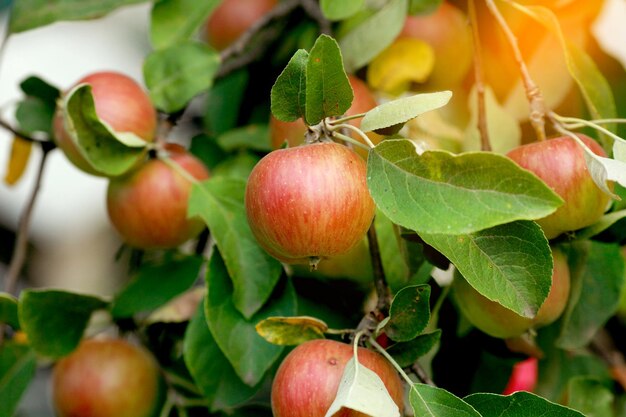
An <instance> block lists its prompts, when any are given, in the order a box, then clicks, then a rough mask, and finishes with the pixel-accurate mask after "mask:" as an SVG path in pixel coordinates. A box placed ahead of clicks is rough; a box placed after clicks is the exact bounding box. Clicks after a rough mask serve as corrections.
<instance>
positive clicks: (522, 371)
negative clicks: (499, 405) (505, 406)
mask: <svg viewBox="0 0 626 417" xmlns="http://www.w3.org/2000/svg"><path fill="white" fill-rule="evenodd" d="M537 368H538V361H537V358H527V359H524V360H523V361H521V362H518V363H516V364H515V365H514V366H513V372H511V377H510V378H509V382H508V383H507V385H506V387H505V388H504V391H503V392H502V394H503V395H509V394H513V393H514V392H517V391H528V392H532V391H533V390H534V389H535V386H536V385H537V374H538V373H539V370H538V369H537Z"/></svg>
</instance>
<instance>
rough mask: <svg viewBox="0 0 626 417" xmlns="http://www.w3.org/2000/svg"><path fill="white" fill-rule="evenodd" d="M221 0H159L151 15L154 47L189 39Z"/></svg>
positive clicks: (151, 37) (162, 46) (151, 32)
mask: <svg viewBox="0 0 626 417" xmlns="http://www.w3.org/2000/svg"><path fill="white" fill-rule="evenodd" d="M219 3H220V1H219V0H209V1H195V0H159V1H156V2H155V3H154V6H153V7H152V13H151V16H150V18H151V19H150V39H151V41H152V46H153V47H154V49H163V48H167V47H170V46H172V45H174V44H176V43H180V42H184V41H187V40H189V39H190V38H191V37H192V35H194V34H195V33H196V32H197V31H198V29H200V28H201V27H202V25H203V24H204V23H206V21H207V19H208V18H209V16H210V15H211V12H213V10H215V8H216V7H217V6H218V5H219Z"/></svg>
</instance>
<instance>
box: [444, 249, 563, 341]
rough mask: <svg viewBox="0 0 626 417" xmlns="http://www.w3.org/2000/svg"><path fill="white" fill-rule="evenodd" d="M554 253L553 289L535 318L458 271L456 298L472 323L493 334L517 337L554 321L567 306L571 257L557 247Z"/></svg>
mask: <svg viewBox="0 0 626 417" xmlns="http://www.w3.org/2000/svg"><path fill="white" fill-rule="evenodd" d="M552 256H553V258H554V267H553V270H552V284H551V285H550V292H549V293H548V297H547V298H546V299H545V301H544V302H543V304H542V305H541V307H540V308H539V311H538V312H537V315H536V316H535V317H534V318H528V317H522V316H520V315H518V314H517V313H515V312H513V311H512V310H509V309H508V308H506V307H504V306H502V305H501V304H499V303H497V302H495V301H492V300H490V299H488V298H487V297H485V296H483V295H482V294H480V293H479V292H478V291H476V290H475V289H474V287H472V286H471V285H470V284H469V283H468V282H467V281H466V280H465V278H463V276H462V275H461V274H460V273H459V272H458V271H455V275H454V280H453V282H452V289H453V294H454V300H455V302H456V304H457V306H458V307H459V309H460V310H461V312H462V313H463V315H464V316H465V317H466V318H467V319H468V320H469V321H470V323H472V324H473V325H474V326H476V327H477V328H478V329H480V330H482V331H483V332H485V333H487V334H488V335H491V336H493V337H498V338H502V339H506V338H512V337H517V336H521V335H522V334H524V333H525V332H527V331H528V330H530V329H531V328H538V327H542V326H546V325H548V324H550V323H553V322H554V321H556V319H558V318H559V317H560V316H561V314H562V313H563V311H564V310H565V307H566V306H567V301H568V299H569V291H570V270H569V265H568V263H567V257H566V256H565V255H564V254H563V253H562V252H561V251H560V250H559V249H556V248H553V250H552Z"/></svg>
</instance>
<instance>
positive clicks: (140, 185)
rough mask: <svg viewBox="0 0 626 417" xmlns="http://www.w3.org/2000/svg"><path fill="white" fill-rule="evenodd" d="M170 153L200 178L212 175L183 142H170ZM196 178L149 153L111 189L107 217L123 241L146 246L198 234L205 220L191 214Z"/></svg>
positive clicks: (169, 243)
mask: <svg viewBox="0 0 626 417" xmlns="http://www.w3.org/2000/svg"><path fill="white" fill-rule="evenodd" d="M164 148H165V150H166V151H167V152H169V157H170V158H171V159H172V160H173V161H174V162H175V163H177V164H178V165H180V166H181V167H182V168H183V169H184V170H185V171H187V172H188V173H189V174H190V175H191V176H193V177H194V178H196V179H197V180H200V181H201V180H205V179H207V178H209V172H208V170H207V168H206V167H205V166H204V164H203V163H202V162H201V161H200V160H199V159H197V158H196V157H195V156H193V155H192V154H190V153H189V152H187V151H186V150H185V148H183V147H182V146H180V145H177V144H171V143H170V144H166V145H165V147H164ZM191 187H192V183H191V182H190V181H189V180H188V179H186V178H184V177H183V176H182V175H180V174H179V173H178V172H176V170H175V169H174V168H172V167H170V166H169V165H167V164H166V163H165V162H163V161H161V160H158V159H150V160H148V161H146V162H145V163H144V164H143V165H141V166H139V167H138V168H136V169H134V170H133V171H131V172H130V173H128V174H126V175H123V176H121V177H117V178H113V179H111V181H110V182H109V187H108V190H107V210H108V214H109V219H110V220H111V223H112V224H113V226H114V227H115V229H116V230H117V231H118V232H119V234H120V235H121V236H122V238H123V239H124V241H125V242H126V243H128V244H129V245H131V246H134V247H137V248H143V249H159V248H171V247H175V246H178V245H180V244H182V243H184V242H186V241H187V240H189V239H191V238H192V237H194V236H196V235H198V233H200V231H202V229H203V228H204V223H203V222H202V221H201V220H200V219H197V218H191V219H189V218H187V205H188V200H189V194H190V193H191Z"/></svg>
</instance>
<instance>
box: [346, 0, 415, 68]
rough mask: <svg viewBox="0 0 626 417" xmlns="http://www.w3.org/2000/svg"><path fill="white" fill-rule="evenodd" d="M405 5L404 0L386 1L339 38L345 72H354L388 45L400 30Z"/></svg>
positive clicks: (406, 3)
mask: <svg viewBox="0 0 626 417" xmlns="http://www.w3.org/2000/svg"><path fill="white" fill-rule="evenodd" d="M407 6H408V2H407V0H390V1H388V2H387V3H386V4H385V5H384V6H383V7H382V8H381V9H380V10H378V11H377V12H376V13H375V14H373V15H372V16H370V17H368V18H367V19H366V20H365V21H363V22H362V23H360V24H359V25H358V26H356V27H355V28H354V29H352V30H350V31H349V32H347V33H346V34H345V35H344V36H342V37H341V38H340V39H339V46H340V48H341V52H342V54H343V63H344V66H345V68H346V71H347V72H349V73H354V72H356V70H358V69H359V68H361V67H363V66H365V65H366V64H368V63H370V62H371V61H372V59H373V58H374V57H375V56H376V55H378V54H379V53H380V52H382V51H383V50H384V49H385V48H386V47H387V46H389V45H391V43H392V42H393V41H394V39H396V36H398V34H399V33H400V31H401V30H402V26H403V25H404V20H405V18H406V12H407Z"/></svg>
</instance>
